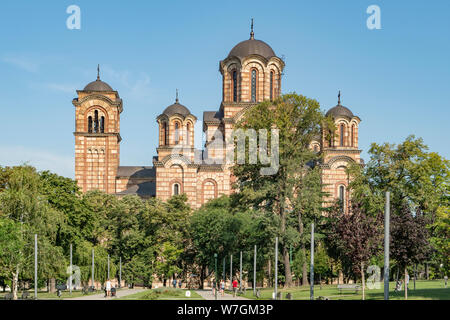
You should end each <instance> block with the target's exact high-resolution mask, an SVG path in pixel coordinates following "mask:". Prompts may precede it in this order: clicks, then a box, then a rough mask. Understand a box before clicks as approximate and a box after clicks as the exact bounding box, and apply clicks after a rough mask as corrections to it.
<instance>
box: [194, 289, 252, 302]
mask: <svg viewBox="0 0 450 320" xmlns="http://www.w3.org/2000/svg"><path fill="white" fill-rule="evenodd" d="M195 292H197V293H198V294H199V295H201V296H202V297H203V299H205V300H215V299H216V298H215V296H214V295H213V294H212V290H196V291H195ZM217 300H250V299H247V298H244V297H239V296H236V298H233V295H231V294H228V293H225V294H224V296H223V297H222V295H221V294H220V292H217Z"/></svg>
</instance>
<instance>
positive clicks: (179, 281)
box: [178, 279, 181, 289]
mask: <svg viewBox="0 0 450 320" xmlns="http://www.w3.org/2000/svg"><path fill="white" fill-rule="evenodd" d="M178 288H180V289H181V279H180V280H178Z"/></svg>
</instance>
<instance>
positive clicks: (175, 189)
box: [173, 183, 180, 196]
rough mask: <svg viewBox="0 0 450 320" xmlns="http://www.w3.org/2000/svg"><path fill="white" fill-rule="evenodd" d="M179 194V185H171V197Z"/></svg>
mask: <svg viewBox="0 0 450 320" xmlns="http://www.w3.org/2000/svg"><path fill="white" fill-rule="evenodd" d="M179 194H180V185H179V184H178V183H174V184H173V195H174V196H177V195H179Z"/></svg>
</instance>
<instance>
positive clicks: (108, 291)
mask: <svg viewBox="0 0 450 320" xmlns="http://www.w3.org/2000/svg"><path fill="white" fill-rule="evenodd" d="M110 295H111V281H109V279H108V280H107V281H106V296H107V297H109V296H110Z"/></svg>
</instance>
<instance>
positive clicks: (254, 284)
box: [253, 244, 256, 296]
mask: <svg viewBox="0 0 450 320" xmlns="http://www.w3.org/2000/svg"><path fill="white" fill-rule="evenodd" d="M253 295H254V296H256V244H255V254H254V256H253Z"/></svg>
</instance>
